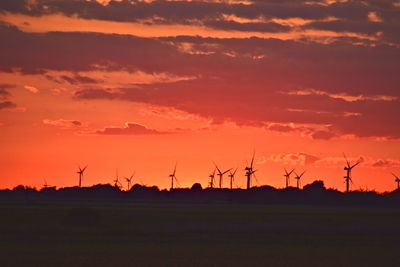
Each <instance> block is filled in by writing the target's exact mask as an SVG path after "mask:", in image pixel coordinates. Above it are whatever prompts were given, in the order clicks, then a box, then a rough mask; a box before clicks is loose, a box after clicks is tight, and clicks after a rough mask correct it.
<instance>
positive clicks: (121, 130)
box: [95, 122, 168, 135]
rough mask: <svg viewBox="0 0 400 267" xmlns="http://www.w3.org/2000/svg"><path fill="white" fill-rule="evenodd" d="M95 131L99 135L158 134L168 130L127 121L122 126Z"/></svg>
mask: <svg viewBox="0 0 400 267" xmlns="http://www.w3.org/2000/svg"><path fill="white" fill-rule="evenodd" d="M95 133H96V134H100V135H158V134H167V133H168V132H161V131H158V130H155V129H149V128H146V127H145V126H143V125H140V124H137V123H132V122H127V123H125V126H124V127H106V128H104V129H102V130H98V131H96V132H95Z"/></svg>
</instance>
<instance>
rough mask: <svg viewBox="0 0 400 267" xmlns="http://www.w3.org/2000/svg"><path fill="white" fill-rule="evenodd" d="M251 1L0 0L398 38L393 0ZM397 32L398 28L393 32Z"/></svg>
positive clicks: (52, 8)
mask: <svg viewBox="0 0 400 267" xmlns="http://www.w3.org/2000/svg"><path fill="white" fill-rule="evenodd" d="M252 2H253V4H251V5H243V4H227V3H217V2H214V3H213V2H209V1H204V2H201V1H191V2H188V1H152V2H145V1H133V0H123V1H111V2H110V3H109V4H108V5H105V6H104V5H101V4H100V3H98V2H96V1H86V0H73V1H71V0H57V1H54V0H41V1H37V2H36V3H34V4H30V5H28V4H27V1H21V0H16V1H13V0H3V1H2V2H1V3H0V11H8V12H14V13H23V14H28V15H33V16H40V15H48V14H59V13H61V14H64V15H66V16H77V17H79V18H84V19H98V20H107V21H124V22H138V21H146V22H145V23H147V24H152V23H155V24H185V25H188V24H191V25H193V24H197V25H208V26H211V27H215V28H218V29H225V30H243V31H261V32H278V31H282V32H286V31H288V29H289V28H288V27H287V26H282V25H278V24H275V23H272V22H267V23H237V22H231V21H224V20H223V19H224V18H223V15H234V16H237V17H242V18H245V19H258V18H260V17H264V18H267V19H271V18H278V19H289V18H302V19H306V20H318V21H316V22H314V23H312V24H311V25H309V26H308V25H306V26H305V28H308V27H309V28H317V29H327V30H334V31H353V32H359V33H375V32H378V31H382V32H383V35H382V38H383V39H385V40H386V41H391V40H396V39H397V41H399V39H398V38H396V32H397V33H398V31H399V25H400V16H399V12H398V9H399V8H396V7H395V6H394V3H396V1H395V0H384V1H356V0H350V1H346V2H336V3H332V4H330V5H327V4H324V5H322V4H321V3H322V1H275V0H262V1H252ZM370 12H375V13H377V14H378V15H379V17H381V18H382V19H383V21H386V22H387V23H381V24H376V23H375V24H373V23H369V22H368V14H369V13H370ZM326 18H337V19H338V21H326V22H323V21H321V20H324V19H326ZM397 35H398V34H397Z"/></svg>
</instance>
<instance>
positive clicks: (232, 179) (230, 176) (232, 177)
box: [228, 168, 237, 190]
mask: <svg viewBox="0 0 400 267" xmlns="http://www.w3.org/2000/svg"><path fill="white" fill-rule="evenodd" d="M236 171H237V168H236V170H235V171H234V172H229V175H228V176H229V178H230V180H231V190H232V188H233V182H234V180H235V174H236Z"/></svg>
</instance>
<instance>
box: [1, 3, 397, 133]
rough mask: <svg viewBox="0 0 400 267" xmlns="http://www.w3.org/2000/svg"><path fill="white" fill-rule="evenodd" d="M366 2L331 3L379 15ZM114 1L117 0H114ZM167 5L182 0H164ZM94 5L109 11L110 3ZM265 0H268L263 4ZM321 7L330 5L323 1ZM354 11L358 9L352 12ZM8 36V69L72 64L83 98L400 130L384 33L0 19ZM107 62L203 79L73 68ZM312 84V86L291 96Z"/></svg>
mask: <svg viewBox="0 0 400 267" xmlns="http://www.w3.org/2000/svg"><path fill="white" fill-rule="evenodd" d="M281 3H282V4H281ZM281 3H278V4H277V2H276V1H275V4H274V3H273V2H271V1H269V2H268V5H272V6H274V5H277V6H279V8H278V7H277V6H274V8H276V9H275V11H276V12H277V14H278V13H279V14H280V16H278V17H281V18H283V17H285V16H286V17H288V18H290V17H292V16H289V15H285V14H283V13H284V12H283V11H285V10H291V11H293V12H298V11H294V10H292V9H291V8H289V9H287V7H286V6H285V5H295V4H296V3H295V1H285V2H284V4H283V2H281ZM368 3H369V4H368V5H369V6H372V7H367V8H365V7H362V6H360V4H358V3H352V5H350V3H347V4H346V5H345V4H344V3H335V4H331V5H329V6H330V7H329V9H330V11H332V10H331V9H332V8H334V10H333V11H334V13H340V12H339V11H338V10H347V9H348V10H350V11H351V10H352V9H355V10H356V11H357V10H359V9H360V10H361V11H360V12H359V13H357V12H355V11H354V12H355V13H356V14H358V15H357V16H356V17H354V19H357V20H360V21H362V20H365V21H366V23H372V22H369V21H368V18H367V14H368V12H369V11H370V9H373V8H376V7H375V6H376V4H374V3H372V2H371V3H370V2H368ZM86 4H87V3H84V5H86ZM92 4H93V3H92ZM114 4H115V3H113V2H110V5H109V6H110V7H112V6H113V5H114ZM124 4H125V5H128V3H127V2H124ZM169 4H171V5H175V4H174V3H164V4H163V5H165V6H169ZM190 4H191V3H186V4H185V5H190ZM203 4H204V5H206V6H208V3H203ZM94 5H96V6H97V8H100V10H103V9H102V8H103V6H101V5H97V3H94ZM257 5H262V3H261V2H257ZM313 5H314V4H313ZM349 5H350V6H349ZM116 6H118V7H119V4H116V5H115V6H114V7H116ZM301 6H302V4H301ZM153 7H154V6H153ZM191 7H193V6H191ZM208 7H209V6H208ZM342 7H343V8H345V9H341V8H342ZM74 8H75V7H74ZM146 8H147V7H146ZM218 8H219V6H218ZM252 8H254V7H252ZM314 8H315V9H320V8H321V7H313V9H314ZM385 8H386V7H385ZM245 10H246V9H245ZM279 10H281V11H279ZM321 10H323V11H326V10H325V7H322V9H321ZM253 11H254V10H252V12H253ZM261 11H262V10H261ZM261 11H260V12H261ZM278 11H279V12H278ZM333 11H332V12H333ZM350 11H349V13H350V14H351V13H352V12H353V11H352V12H350ZM367 11H368V12H367ZM271 12H272V11H271ZM302 12H305V9H302ZM310 12H311V11H310ZM232 13H234V12H225V13H223V14H232ZM237 13H238V14H236V16H237V17H239V18H246V19H249V20H250V19H257V18H260V14H259V13H258V14H257V16H253V15H252V13H249V14H247V13H246V12H245V11H240V12H239V11H238V12H237ZM311 13H312V12H311ZM334 13H331V14H334ZM293 14H295V13H293ZM327 14H328V13H327ZM377 14H378V15H379V16H380V17H382V19H383V21H387V19H386V18H385V16H384V15H383V14H381V13H380V12H378V11H377ZM385 14H386V16H388V15H387V14H389V13H387V12H386V13H385ZM128 15H129V14H127V16H128ZM261 15H262V14H261ZM334 15H336V16H337V17H338V18H340V19H342V20H343V19H344V17H345V18H346V19H351V18H353V17H352V16H350V15H349V14H334ZM308 16H309V17H307V18H304V19H324V18H325V15H323V16H322V17H320V16H319V15H318V14H310V15H308ZM313 16H314V17H313ZM220 17H221V16H220ZM220 17H219V19H220ZM303 17H305V16H303ZM393 19H395V18H393ZM327 22H329V21H327ZM310 23H311V22H310ZM374 23H375V24H376V22H374ZM0 39H1V40H2V42H1V43H0V51H2V52H1V53H2V56H3V55H4V58H5V60H3V61H1V62H0V69H1V70H3V71H10V72H11V71H13V70H15V69H20V70H21V72H22V73H25V74H26V73H50V72H53V73H55V72H58V73H61V72H67V73H69V75H67V77H69V78H72V79H73V80H71V81H70V82H71V83H72V84H70V85H71V87H73V90H74V94H73V97H74V99H76V100H79V99H84V100H94V99H109V100H118V101H131V102H135V103H144V104H150V105H152V106H157V107H160V108H172V109H176V110H179V111H181V112H184V113H189V114H193V115H195V116H200V117H203V118H206V119H209V120H212V121H214V122H224V121H231V122H235V123H237V124H238V125H251V126H258V127H266V125H271V130H274V131H278V132H282V133H283V132H285V131H286V132H287V133H291V132H300V133H306V134H305V135H307V136H311V137H313V138H315V139H320V140H329V139H330V138H332V137H335V136H338V137H340V136H344V135H354V136H355V137H358V138H364V137H365V138H381V140H383V139H384V138H386V139H399V138H400V125H399V124H398V122H397V118H396V116H393V114H397V113H399V112H400V100H399V97H400V91H399V90H397V85H398V84H399V83H400V77H399V75H398V73H397V72H398V71H397V70H398V69H400V60H399V58H400V49H399V48H398V47H396V46H394V45H388V44H385V43H382V42H378V41H377V42H372V41H371V42H372V43H364V44H363V45H358V44H357V45H356V44H354V42H358V41H360V40H358V39H357V38H335V39H334V40H331V41H329V42H326V43H315V42H311V41H308V40H303V39H301V40H277V39H271V38H270V39H265V38H264V39H263V38H201V37H193V36H175V37H174V36H171V37H167V38H139V37H134V36H127V35H115V34H94V33H83V32H80V33H76V32H75V33H73V32H69V33H61V32H51V33H42V34H37V33H25V32H21V31H19V30H18V29H16V28H14V27H9V26H5V25H2V26H0ZM356 39H357V40H356ZM185 47H186V48H187V49H186V50H185V49H183V48H185ZM43 51H46V53H43ZM65 54H68V55H69V56H68V57H65V56H64V55H65ZM160 59H162V60H160ZM99 70H101V71H103V73H105V74H106V73H107V72H113V73H115V72H127V73H136V72H142V73H148V74H149V73H150V74H151V73H155V74H158V73H167V74H168V75H169V76H168V77H196V78H195V79H189V80H173V81H171V82H169V83H167V82H163V81H160V80H157V79H153V80H152V81H153V82H151V83H146V84H144V83H141V84H136V83H134V84H129V83H127V82H125V83H124V84H116V83H115V82H113V83H111V82H110V84H108V83H107V79H105V78H101V79H100V80H101V81H102V82H101V83H97V84H88V83H86V82H85V80H82V79H81V80H78V79H75V77H74V75H73V74H74V73H78V74H80V75H81V76H82V77H89V78H93V77H92V76H88V75H86V73H89V72H92V71H99ZM57 77H59V76H57ZM308 88H313V90H314V91H313V92H312V93H309V94H291V92H304V91H306V90H309V89H308ZM316 92H323V93H316ZM358 96H361V97H358ZM291 124H293V125H302V127H304V129H302V128H300V129H297V128H295V129H292V127H291V126H290V125H291ZM309 128H310V129H311V130H308V129H309ZM292 130H293V131H292Z"/></svg>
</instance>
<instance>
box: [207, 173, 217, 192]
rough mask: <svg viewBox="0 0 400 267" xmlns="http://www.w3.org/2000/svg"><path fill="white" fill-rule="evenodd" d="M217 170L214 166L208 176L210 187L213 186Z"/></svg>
mask: <svg viewBox="0 0 400 267" xmlns="http://www.w3.org/2000/svg"><path fill="white" fill-rule="evenodd" d="M216 171H217V168H214V171H213V173H211V174H210V175H209V176H208V177H209V178H210V182H209V186H210V188H214V177H215V172H216Z"/></svg>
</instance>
